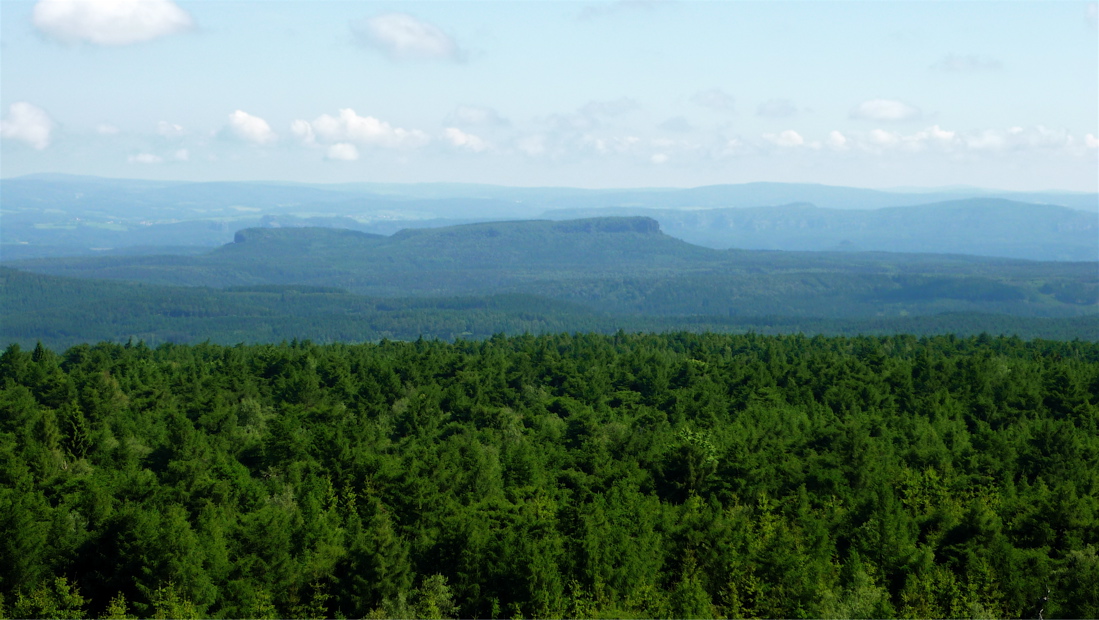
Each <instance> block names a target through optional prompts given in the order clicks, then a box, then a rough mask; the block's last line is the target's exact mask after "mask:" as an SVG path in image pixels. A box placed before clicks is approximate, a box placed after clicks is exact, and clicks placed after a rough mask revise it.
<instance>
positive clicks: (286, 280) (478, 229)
mask: <svg viewBox="0 0 1099 620" xmlns="http://www.w3.org/2000/svg"><path fill="white" fill-rule="evenodd" d="M13 264H14V265H17V266H19V267H20V268H21V269H26V270H29V271H34V272H38V273H46V274H54V275H65V276H71V277H81V278H107V279H118V280H130V281H137V282H145V283H155V284H168V285H190V286H208V287H218V288H224V287H232V286H257V285H308V286H326V287H337V288H342V289H346V290H347V291H349V292H352V293H356V294H365V295H371V296H382V297H406V296H410V295H413V296H415V295H424V296H428V295H430V296H454V295H495V294H505V293H507V294H510V293H525V294H537V295H542V296H546V297H550V298H554V299H560V300H567V301H573V302H579V303H583V304H585V305H587V306H589V307H590V308H593V309H596V310H598V311H601V312H610V313H614V314H630V315H650V316H686V315H717V316H763V315H772V316H802V317H807V316H813V317H822V318H855V317H864V318H865V317H874V316H903V315H905V314H909V315H925V314H937V313H942V312H986V313H996V314H1008V315H1017V316H1077V315H1083V314H1093V313H1095V312H1096V310H1097V309H1099V306H1097V303H1099V273H1097V269H1096V267H1097V265H1096V263H1094V262H1093V263H1068V262H1031V261H1019V260H1009V259H991V258H978V257H970V256H956V255H955V256H944V255H928V254H923V255H916V254H913V255H906V254H896V253H844V252H834V253H814V252H765V251H747V250H728V251H718V250H713V249H709V248H703V247H699V246H695V245H691V244H689V243H686V242H684V241H681V240H679V239H675V238H673V237H670V236H668V235H666V234H663V233H662V232H660V231H659V229H658V227H657V226H656V223H655V222H654V221H653V220H651V219H648V218H597V219H589V220H570V221H563V222H551V221H528V222H495V223H484V224H470V225H464V226H453V227H446V228H435V229H419V230H407V231H404V232H400V233H397V234H395V235H392V236H389V237H383V236H379V235H370V234H365V233H359V232H355V231H347V230H335V229H320V228H293V229H248V230H245V231H241V232H240V233H239V234H238V235H237V241H236V242H235V243H232V244H228V245H225V246H222V247H221V248H218V249H216V250H214V251H212V252H209V253H206V254H202V255H196V256H115V257H98V258H62V259H43V260H30V261H21V262H17V263H13Z"/></svg>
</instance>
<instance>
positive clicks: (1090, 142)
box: [1084, 133, 1099, 149]
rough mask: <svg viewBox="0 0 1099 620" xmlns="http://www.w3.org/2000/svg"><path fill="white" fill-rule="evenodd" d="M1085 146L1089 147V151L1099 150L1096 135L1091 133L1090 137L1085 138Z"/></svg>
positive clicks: (1098, 139) (1098, 141) (1098, 140)
mask: <svg viewBox="0 0 1099 620" xmlns="http://www.w3.org/2000/svg"><path fill="white" fill-rule="evenodd" d="M1084 146H1086V147H1088V148H1089V149H1099V138H1096V137H1095V136H1094V135H1092V134H1090V133H1089V134H1088V135H1086V136H1084Z"/></svg>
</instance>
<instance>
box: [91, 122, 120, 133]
mask: <svg viewBox="0 0 1099 620" xmlns="http://www.w3.org/2000/svg"><path fill="white" fill-rule="evenodd" d="M119 131H120V130H119V128H118V127H117V126H115V125H112V124H110V123H100V124H98V125H96V126H95V132H96V133H97V134H99V135H101V136H113V135H115V134H117V133H118V132H119Z"/></svg>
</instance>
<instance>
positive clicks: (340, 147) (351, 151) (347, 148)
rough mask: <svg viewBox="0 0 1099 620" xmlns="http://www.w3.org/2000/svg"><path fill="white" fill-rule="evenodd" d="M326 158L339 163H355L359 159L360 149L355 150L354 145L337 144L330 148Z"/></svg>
mask: <svg viewBox="0 0 1099 620" xmlns="http://www.w3.org/2000/svg"><path fill="white" fill-rule="evenodd" d="M325 157H327V158H328V159H332V160H337V161H355V160H357V159H358V158H359V149H357V148H355V145H354V144H348V143H347V142H337V143H336V144H333V145H332V146H330V147H328V150H327V151H326V152H325Z"/></svg>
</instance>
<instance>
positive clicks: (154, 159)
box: [126, 153, 164, 164]
mask: <svg viewBox="0 0 1099 620" xmlns="http://www.w3.org/2000/svg"><path fill="white" fill-rule="evenodd" d="M126 161H127V162H129V163H131V164H159V163H163V162H164V158H163V157H161V156H159V155H154V154H152V153H138V154H137V155H130V156H129V157H127V158H126Z"/></svg>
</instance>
